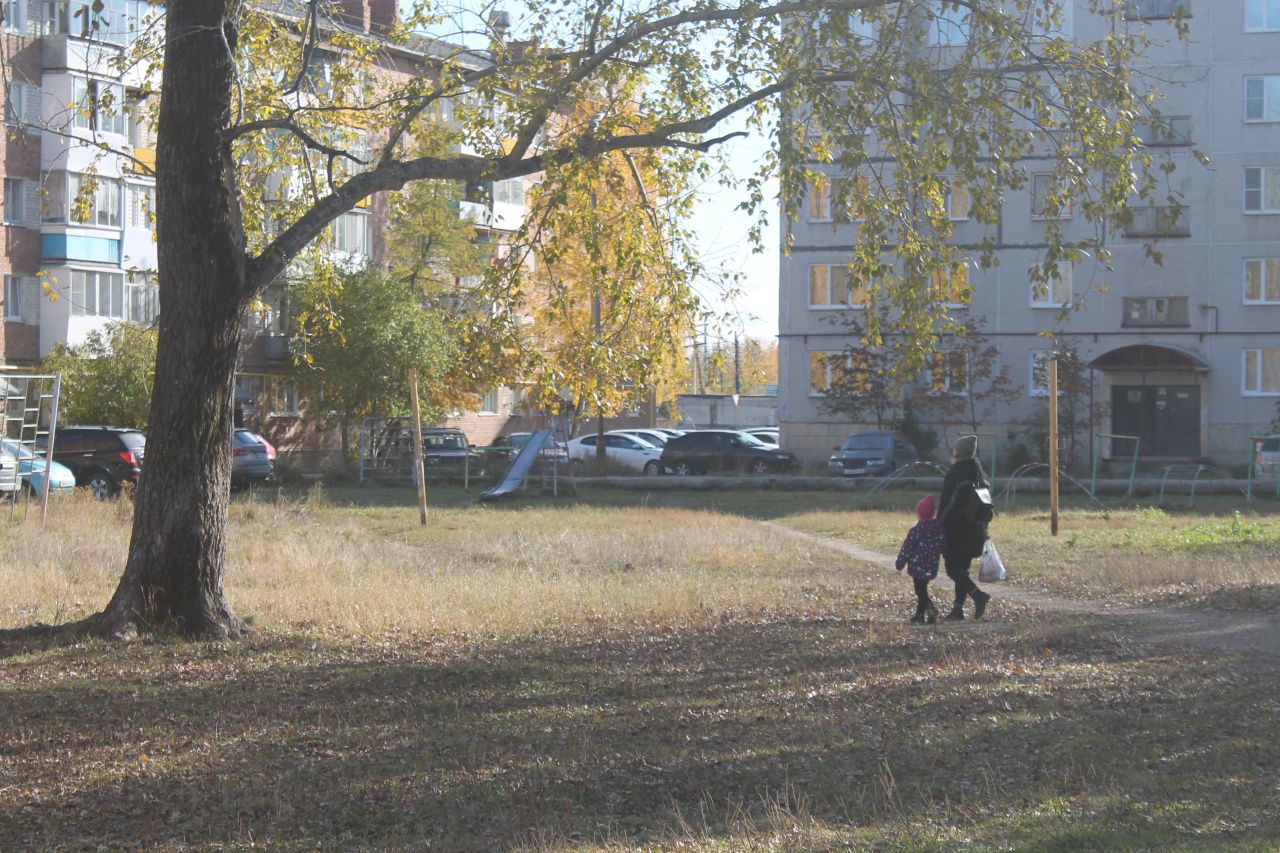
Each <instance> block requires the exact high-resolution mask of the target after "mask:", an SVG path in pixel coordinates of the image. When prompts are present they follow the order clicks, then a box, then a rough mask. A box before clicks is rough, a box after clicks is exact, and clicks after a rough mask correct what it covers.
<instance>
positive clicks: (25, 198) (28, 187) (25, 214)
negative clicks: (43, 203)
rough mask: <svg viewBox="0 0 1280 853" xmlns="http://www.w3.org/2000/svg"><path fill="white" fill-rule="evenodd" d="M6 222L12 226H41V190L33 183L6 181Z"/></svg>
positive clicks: (13, 179)
mask: <svg viewBox="0 0 1280 853" xmlns="http://www.w3.org/2000/svg"><path fill="white" fill-rule="evenodd" d="M4 221H5V222H6V223H8V224H10V225H39V224H40V190H39V187H37V186H36V184H35V183H34V182H33V181H26V180H23V179H22V178H5V179H4Z"/></svg>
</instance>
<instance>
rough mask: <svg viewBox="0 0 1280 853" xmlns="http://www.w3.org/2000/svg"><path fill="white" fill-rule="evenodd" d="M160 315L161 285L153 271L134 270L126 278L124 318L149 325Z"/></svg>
mask: <svg viewBox="0 0 1280 853" xmlns="http://www.w3.org/2000/svg"><path fill="white" fill-rule="evenodd" d="M159 316H160V285H159V283H158V282H157V281H156V274H155V273H153V272H141V271H138V270H134V271H131V272H129V273H128V274H127V275H126V276H125V278H124V319H126V320H128V321H129V322H130V323H138V324H141V325H144V326H149V325H151V324H153V323H155V321H156V318H157V317H159Z"/></svg>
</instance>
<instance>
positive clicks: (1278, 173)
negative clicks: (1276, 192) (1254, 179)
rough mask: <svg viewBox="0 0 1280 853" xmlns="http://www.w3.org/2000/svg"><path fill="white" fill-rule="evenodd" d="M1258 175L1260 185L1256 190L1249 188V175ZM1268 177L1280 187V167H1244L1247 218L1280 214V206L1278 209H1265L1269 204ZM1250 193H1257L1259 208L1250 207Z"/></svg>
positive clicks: (1278, 205)
mask: <svg viewBox="0 0 1280 853" xmlns="http://www.w3.org/2000/svg"><path fill="white" fill-rule="evenodd" d="M1250 172H1257V173H1258V185H1257V187H1255V188H1250V186H1249V173H1250ZM1268 175H1270V180H1271V181H1274V182H1275V183H1276V185H1277V187H1280V166H1245V167H1244V212H1245V215H1247V216H1266V215H1269V214H1275V213H1280V204H1277V206H1276V207H1265V206H1264V205H1266V203H1267V183H1268ZM1250 193H1257V195H1258V206H1257V207H1249V195H1250Z"/></svg>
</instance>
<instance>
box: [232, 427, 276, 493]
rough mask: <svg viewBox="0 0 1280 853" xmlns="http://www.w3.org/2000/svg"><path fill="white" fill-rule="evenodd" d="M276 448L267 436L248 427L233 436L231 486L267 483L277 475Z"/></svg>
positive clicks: (236, 487) (238, 430)
mask: <svg viewBox="0 0 1280 853" xmlns="http://www.w3.org/2000/svg"><path fill="white" fill-rule="evenodd" d="M275 458H276V449H275V448H274V447H272V446H271V444H270V442H268V441H267V440H266V439H265V438H263V437H262V436H260V435H258V434H257V433H255V432H251V431H250V430H247V429H243V428H242V429H237V430H236V431H235V432H234V433H233V434H232V436H231V488H233V489H242V488H244V487H245V486H249V485H251V484H253V483H265V482H267V481H268V480H270V479H271V478H272V477H274V476H275Z"/></svg>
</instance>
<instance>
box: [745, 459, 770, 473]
mask: <svg viewBox="0 0 1280 853" xmlns="http://www.w3.org/2000/svg"><path fill="white" fill-rule="evenodd" d="M748 470H749V471H751V473H752V474H768V473H769V463H768V462H766V461H765V460H763V459H754V460H752V462H751V467H750V468H749V469H748Z"/></svg>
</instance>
